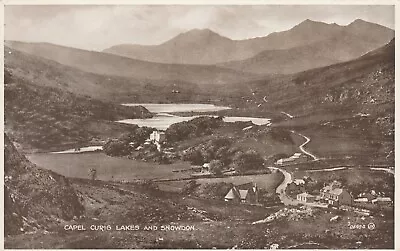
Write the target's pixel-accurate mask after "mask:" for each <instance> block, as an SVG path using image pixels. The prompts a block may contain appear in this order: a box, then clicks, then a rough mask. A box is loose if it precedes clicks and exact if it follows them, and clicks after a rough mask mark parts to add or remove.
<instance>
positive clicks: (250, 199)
mask: <svg viewBox="0 0 400 251" xmlns="http://www.w3.org/2000/svg"><path fill="white" fill-rule="evenodd" d="M258 193H259V192H258V187H257V184H255V183H253V182H249V183H245V184H242V185H238V186H233V187H232V188H231V189H230V190H229V192H228V193H227V194H226V195H225V197H224V199H225V201H229V202H233V203H246V204H252V205H254V204H258V203H259V198H258V196H259V195H258Z"/></svg>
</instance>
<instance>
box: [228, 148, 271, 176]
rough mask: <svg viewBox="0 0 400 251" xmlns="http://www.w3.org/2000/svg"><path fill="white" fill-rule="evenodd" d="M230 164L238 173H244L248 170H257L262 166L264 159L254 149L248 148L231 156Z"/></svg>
mask: <svg viewBox="0 0 400 251" xmlns="http://www.w3.org/2000/svg"><path fill="white" fill-rule="evenodd" d="M232 166H233V167H234V168H235V170H236V171H237V172H239V173H244V172H246V171H249V170H259V169H261V168H264V159H263V158H262V157H261V155H260V154H259V153H258V152H256V151H254V150H249V151H247V152H242V151H238V152H237V153H236V154H235V155H234V156H233V160H232Z"/></svg>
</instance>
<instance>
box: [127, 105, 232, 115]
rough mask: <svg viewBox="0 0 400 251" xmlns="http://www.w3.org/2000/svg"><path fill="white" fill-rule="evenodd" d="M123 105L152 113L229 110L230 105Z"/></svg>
mask: <svg viewBox="0 0 400 251" xmlns="http://www.w3.org/2000/svg"><path fill="white" fill-rule="evenodd" d="M122 105H125V106H138V105H141V106H144V107H146V109H147V110H149V111H150V112H153V113H168V112H217V111H222V110H229V109H231V108H230V107H226V106H216V105H213V104H150V103H147V104H146V103H140V104H137V103H135V104H122Z"/></svg>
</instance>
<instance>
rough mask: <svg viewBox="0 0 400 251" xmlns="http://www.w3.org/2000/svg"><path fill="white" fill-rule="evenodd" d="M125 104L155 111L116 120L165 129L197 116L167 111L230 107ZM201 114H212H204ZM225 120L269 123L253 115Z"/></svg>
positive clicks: (201, 110) (215, 109) (226, 120)
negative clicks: (146, 114)
mask: <svg viewBox="0 0 400 251" xmlns="http://www.w3.org/2000/svg"><path fill="white" fill-rule="evenodd" d="M123 105H126V106H137V105H141V106H144V107H146V109H148V110H149V111H150V112H153V113H156V115H155V116H153V117H152V118H146V119H123V120H119V121H117V122H119V123H125V124H135V125H138V126H140V127H142V126H147V127H153V128H156V129H158V130H166V129H167V128H168V127H169V126H170V125H172V124H175V123H180V122H184V121H189V120H192V119H194V118H197V117H200V115H198V116H175V115H172V114H169V112H204V113H206V112H215V111H222V110H227V109H231V108H229V107H224V106H215V105H212V104H123ZM202 116H214V117H216V116H215V115H207V114H204V115H202ZM223 121H225V122H236V121H251V122H252V123H253V124H255V125H269V124H270V123H271V120H270V119H268V118H254V117H235V116H226V117H224V118H223Z"/></svg>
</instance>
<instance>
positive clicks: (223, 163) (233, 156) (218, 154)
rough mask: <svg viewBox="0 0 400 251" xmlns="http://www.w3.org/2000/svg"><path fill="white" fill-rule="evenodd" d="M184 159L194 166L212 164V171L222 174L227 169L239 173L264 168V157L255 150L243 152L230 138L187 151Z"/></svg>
mask: <svg viewBox="0 0 400 251" xmlns="http://www.w3.org/2000/svg"><path fill="white" fill-rule="evenodd" d="M182 159H183V160H185V161H190V162H191V163H192V164H194V165H202V164H204V163H210V167H209V169H210V171H211V172H212V173H214V174H217V175H219V174H222V172H223V171H224V170H226V169H234V170H235V171H237V172H239V173H245V172H247V171H251V170H259V169H262V168H264V159H263V157H262V156H261V155H260V154H259V153H258V152H256V151H254V150H248V151H243V150H241V149H239V148H238V147H235V146H233V144H232V140H231V139H229V138H217V139H212V140H209V141H207V142H204V143H203V144H200V145H197V146H195V147H192V148H190V149H188V150H186V151H185V152H184V153H183V155H182Z"/></svg>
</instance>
